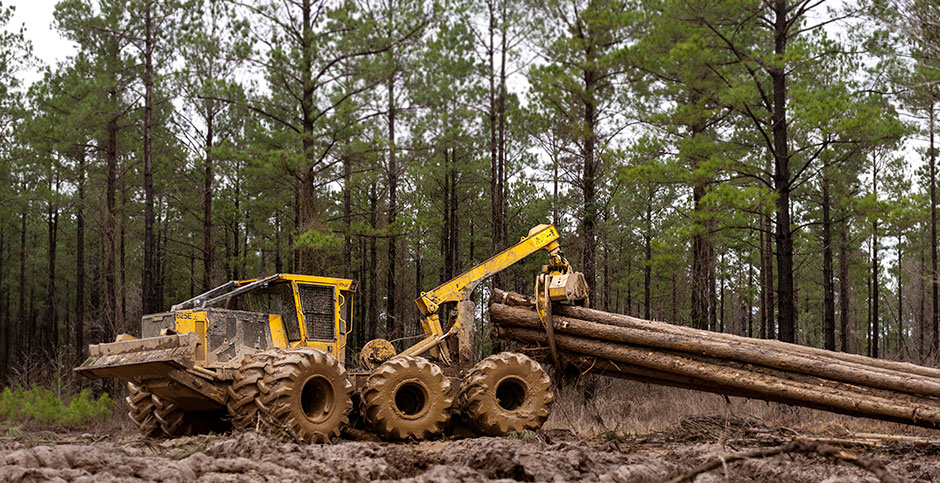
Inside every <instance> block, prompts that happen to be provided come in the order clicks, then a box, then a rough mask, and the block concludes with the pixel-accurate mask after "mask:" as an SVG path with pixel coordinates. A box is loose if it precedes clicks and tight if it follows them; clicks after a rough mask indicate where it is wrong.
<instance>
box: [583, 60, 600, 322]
mask: <svg viewBox="0 0 940 483" xmlns="http://www.w3.org/2000/svg"><path fill="white" fill-rule="evenodd" d="M589 57H590V55H589ZM595 77H596V73H595V72H594V70H592V69H591V68H588V69H586V70H585V71H584V79H583V80H584V92H585V96H584V105H583V107H584V118H583V121H584V133H583V136H584V138H583V143H584V144H583V148H582V153H581V156H582V158H583V161H584V163H583V164H584V166H583V171H582V173H581V186H582V190H583V195H584V198H583V199H584V218H583V219H582V220H581V231H582V238H583V241H584V245H583V257H582V262H581V263H582V264H583V268H584V278H585V280H586V281H587V284H588V286H589V287H593V286H594V285H595V281H596V276H595V263H594V260H595V253H596V247H595V246H594V244H595V233H594V231H595V220H596V218H597V205H596V200H595V197H596V193H595V187H594V182H595V179H594V178H595V176H596V175H597V173H596V170H597V167H596V166H595V161H594V149H595V143H596V140H597V136H596V134H595V129H596V123H597V106H596V105H595V102H596V101H595V99H594V88H595V84H596V82H597V79H596V78H595ZM594 299H595V297H594V291H593V290H592V291H591V293H590V295H589V304H590V305H591V306H592V307H593V306H594V304H595V300H594Z"/></svg>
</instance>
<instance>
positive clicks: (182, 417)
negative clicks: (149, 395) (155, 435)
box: [153, 395, 196, 437]
mask: <svg viewBox="0 0 940 483" xmlns="http://www.w3.org/2000/svg"><path fill="white" fill-rule="evenodd" d="M153 404H154V406H155V409H154V413H153V414H154V416H155V417H156V418H157V421H159V422H160V429H162V430H163V433H164V434H165V435H167V436H170V437H177V436H190V435H192V434H194V433H195V432H196V431H194V428H193V422H194V419H195V418H194V416H193V414H190V413H187V412H186V411H183V410H182V409H180V407H179V406H177V405H176V403H174V402H172V401H169V400H167V399H163V398H160V397H158V396H156V395H155V396H153Z"/></svg>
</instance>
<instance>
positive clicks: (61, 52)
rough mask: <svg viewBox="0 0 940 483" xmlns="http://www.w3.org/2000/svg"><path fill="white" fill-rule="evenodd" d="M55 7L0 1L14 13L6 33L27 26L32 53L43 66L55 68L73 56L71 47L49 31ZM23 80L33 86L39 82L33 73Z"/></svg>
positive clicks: (34, 0)
mask: <svg viewBox="0 0 940 483" xmlns="http://www.w3.org/2000/svg"><path fill="white" fill-rule="evenodd" d="M56 3H58V0H0V5H3V6H4V7H6V6H10V5H12V6H13V7H14V8H15V9H16V10H15V11H14V13H13V19H12V20H11V21H10V23H9V25H7V30H14V31H15V30H19V28H20V26H21V25H26V38H28V39H29V40H30V41H31V42H32V44H33V53H34V54H35V56H36V58H37V59H39V62H40V63H41V64H45V65H55V63H56V62H57V61H59V60H63V59H65V58H66V57H68V56H69V55H72V54H73V53H75V46H74V44H73V43H72V42H69V41H68V40H65V39H63V38H62V37H60V36H59V34H58V32H56V31H55V30H53V29H52V12H53V11H55V5H56ZM24 77H25V78H26V79H25V80H26V81H27V82H33V81H35V80H37V79H39V74H38V72H37V71H36V70H35V69H34V71H33V72H30V73H29V74H28V75H26V76H24Z"/></svg>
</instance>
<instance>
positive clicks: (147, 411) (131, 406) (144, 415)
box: [125, 382, 164, 438]
mask: <svg viewBox="0 0 940 483" xmlns="http://www.w3.org/2000/svg"><path fill="white" fill-rule="evenodd" d="M125 400H126V401H127V409H128V411H127V416H128V417H129V418H131V421H133V422H134V425H135V426H137V430H138V431H140V434H142V435H144V436H146V437H148V438H158V437H160V436H163V435H164V434H163V430H162V429H161V428H160V421H159V420H157V417H156V414H155V411H156V405H155V404H154V402H153V395H152V394H150V393H149V392H147V391H144V390H143V389H141V388H140V387H139V386H137V385H136V384H134V383H133V382H128V383H127V398H126V399H125Z"/></svg>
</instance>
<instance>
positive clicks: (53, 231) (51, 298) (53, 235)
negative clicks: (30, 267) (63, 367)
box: [43, 179, 59, 351]
mask: <svg viewBox="0 0 940 483" xmlns="http://www.w3.org/2000/svg"><path fill="white" fill-rule="evenodd" d="M49 185H50V186H49V188H50V189H51V191H52V193H53V195H55V194H57V193H58V191H59V181H58V179H56V181H55V183H54V184H53V182H52V180H51V179H50V180H49ZM46 215H47V216H48V218H47V220H46V222H47V228H48V230H49V238H48V241H49V251H48V252H47V253H46V255H47V258H48V259H47V261H48V262H49V266H48V268H49V270H48V274H49V280H48V283H47V284H46V289H47V292H46V313H45V315H44V316H43V318H44V319H45V320H44V321H43V326H44V327H45V329H43V330H45V331H46V333H45V334H43V341H44V342H45V344H44V345H45V347H44V348H45V349H47V350H50V351H55V350H57V349H58V348H59V324H58V319H57V315H58V314H56V299H57V295H58V294H57V293H56V283H55V282H56V276H55V264H56V245H57V241H56V239H57V238H58V235H59V209H58V208H56V207H54V206H53V202H52V200H50V201H49V204H48V206H47V212H46Z"/></svg>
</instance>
